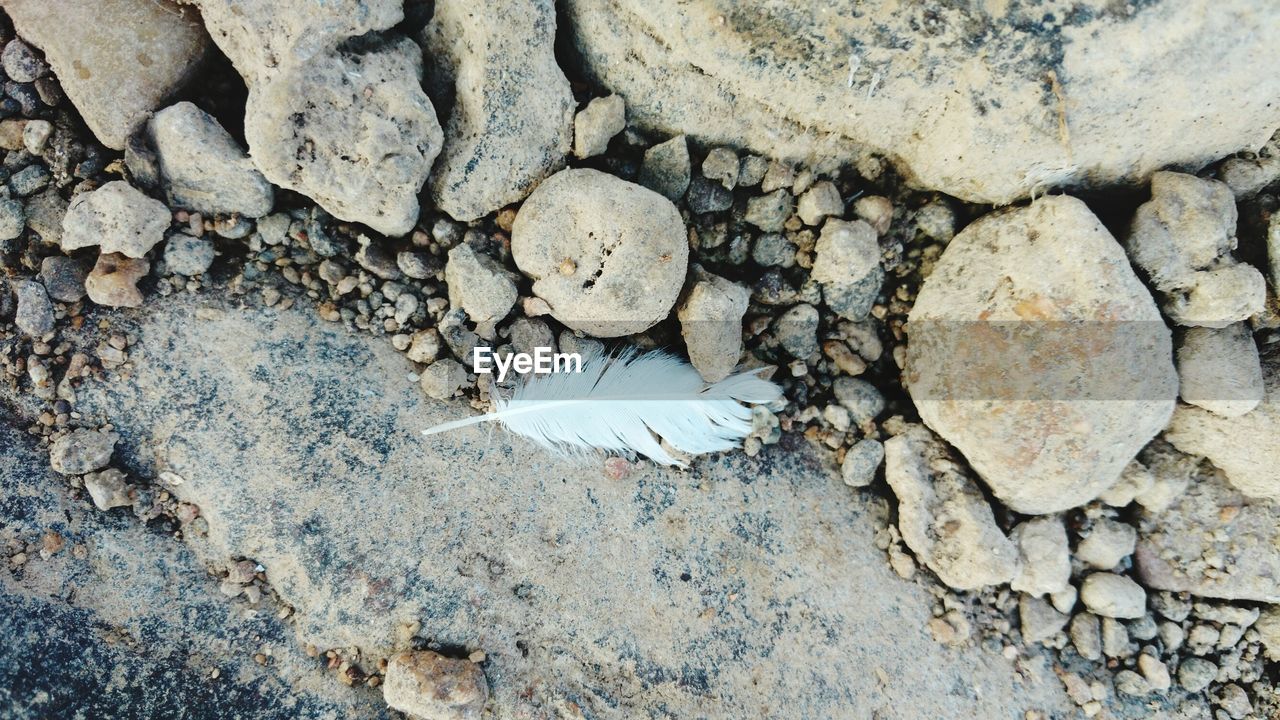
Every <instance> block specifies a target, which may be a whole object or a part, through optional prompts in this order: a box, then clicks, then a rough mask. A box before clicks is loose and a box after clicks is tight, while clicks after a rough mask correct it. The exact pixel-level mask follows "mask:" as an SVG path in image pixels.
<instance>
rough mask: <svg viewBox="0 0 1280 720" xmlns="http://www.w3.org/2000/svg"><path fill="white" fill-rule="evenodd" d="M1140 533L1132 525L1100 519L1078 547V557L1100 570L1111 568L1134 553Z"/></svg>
mask: <svg viewBox="0 0 1280 720" xmlns="http://www.w3.org/2000/svg"><path fill="white" fill-rule="evenodd" d="M1137 539H1138V533H1137V531H1136V530H1134V529H1133V526H1132V525H1129V524H1128V523H1123V522H1120V521H1118V520H1108V519H1105V518H1104V519H1100V520H1098V521H1097V522H1095V523H1094V524H1093V528H1091V529H1090V530H1089V534H1088V535H1087V536H1085V538H1084V539H1083V540H1081V541H1080V544H1079V545H1078V546H1077V547H1076V558H1077V559H1079V560H1080V561H1081V562H1083V563H1085V564H1086V565H1089V566H1090V567H1093V568H1097V569H1098V570H1110V569H1112V568H1114V567H1115V566H1117V565H1119V564H1120V561H1122V560H1124V559H1125V558H1127V557H1129V556H1130V555H1132V554H1133V547H1134V543H1136V542H1137Z"/></svg>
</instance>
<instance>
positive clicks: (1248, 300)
mask: <svg viewBox="0 0 1280 720" xmlns="http://www.w3.org/2000/svg"><path fill="white" fill-rule="evenodd" d="M1236 220H1237V211H1236V205H1235V198H1234V197H1233V196H1232V195H1231V190H1230V188H1228V187H1227V186H1226V185H1225V184H1223V183H1220V182H1217V181H1216V180H1204V179H1201V178H1198V177H1195V176H1194V175H1185V174H1182V173H1175V172H1158V173H1156V174H1155V175H1153V176H1152V177H1151V200H1150V201H1148V202H1146V203H1143V204H1142V205H1141V206H1140V207H1139V208H1138V210H1137V212H1136V213H1134V217H1133V221H1132V223H1131V225H1130V228H1129V234H1128V236H1127V238H1126V240H1125V247H1126V249H1127V250H1128V251H1129V254H1130V256H1131V257H1132V258H1133V261H1134V264H1136V265H1137V266H1138V267H1140V268H1141V269H1142V271H1143V272H1144V273H1146V275H1147V276H1148V277H1149V278H1151V282H1152V284H1154V285H1155V286H1156V289H1157V290H1159V291H1160V292H1161V293H1163V294H1164V296H1165V302H1164V310H1165V312H1166V313H1167V314H1168V315H1169V316H1170V318H1171V319H1173V321H1174V322H1176V323H1178V324H1179V325H1192V326H1203V327H1214V328H1221V327H1226V326H1227V325H1230V324H1232V323H1235V322H1238V321H1240V320H1246V319H1248V318H1249V317H1250V316H1252V315H1255V314H1257V313H1258V312H1261V310H1262V308H1263V306H1264V305H1265V304H1266V282H1265V281H1264V280H1263V277H1262V273H1260V272H1258V271H1257V270H1256V269H1254V268H1253V267H1252V266H1249V265H1245V264H1241V263H1237V262H1236V260H1235V258H1234V257H1233V256H1232V254H1231V251H1232V250H1235V247H1236Z"/></svg>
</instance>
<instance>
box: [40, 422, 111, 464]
mask: <svg viewBox="0 0 1280 720" xmlns="http://www.w3.org/2000/svg"><path fill="white" fill-rule="evenodd" d="M119 441H120V436H119V435H118V434H116V433H114V432H101V431H99V430H86V429H83V428H82V429H80V430H72V431H71V432H69V433H67V434H66V435H63V436H62V437H60V438H58V439H57V440H54V441H53V444H52V445H50V446H49V464H50V465H52V466H53V469H54V470H55V471H56V472H60V473H62V474H63V475H83V474H85V473H87V472H93V471H94V470H101V469H102V468H104V467H106V466H107V463H109V462H111V453H113V452H115V448H116V443H117V442H119Z"/></svg>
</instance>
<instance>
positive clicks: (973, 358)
mask: <svg viewBox="0 0 1280 720" xmlns="http://www.w3.org/2000/svg"><path fill="white" fill-rule="evenodd" d="M908 332H909V343H908V346H907V366H906V370H907V380H908V385H909V390H910V392H911V397H912V399H913V400H914V401H915V403H916V407H917V408H918V409H919V411H920V417H921V419H923V420H924V422H925V423H926V424H927V425H928V426H929V427H930V428H932V429H933V430H934V431H936V432H937V433H938V434H939V435H941V436H942V437H943V438H945V439H946V440H947V441H948V442H950V443H951V444H952V445H955V446H956V447H957V448H958V449H959V450H960V452H962V453H963V454H964V456H965V458H967V459H968V460H969V462H970V464H972V465H973V468H974V470H976V471H977V472H978V474H979V475H981V476H982V479H983V480H984V481H985V482H986V483H987V485H988V486H990V487H991V490H992V491H993V492H994V493H995V494H996V496H997V497H999V498H1000V499H1001V500H1002V501H1004V502H1005V504H1007V505H1008V506H1009V507H1010V508H1012V509H1014V510H1016V511H1018V512H1021V513H1029V514H1044V513H1052V512H1057V511H1060V510H1066V509H1068V508H1073V507H1076V506H1079V505H1083V504H1084V503H1087V502H1089V501H1090V500H1093V499H1094V498H1096V497H1097V496H1098V495H1099V494H1101V493H1102V492H1104V491H1105V490H1107V489H1108V488H1110V487H1111V486H1112V485H1114V484H1115V483H1116V481H1117V480H1118V479H1119V478H1120V473H1121V471H1122V470H1123V469H1124V467H1125V465H1127V464H1128V463H1129V461H1130V460H1132V459H1133V457H1134V456H1135V455H1136V454H1137V453H1138V451H1139V450H1140V449H1141V448H1142V447H1143V446H1144V445H1146V443H1147V442H1148V441H1149V440H1151V438H1153V437H1154V436H1155V435H1156V433H1158V432H1160V430H1162V429H1163V428H1164V426H1165V423H1166V422H1168V420H1169V416H1170V415H1171V414H1172V412H1173V407H1174V402H1175V398H1176V397H1177V392H1178V379H1177V374H1176V372H1175V370H1174V365H1173V352H1172V340H1171V337H1170V333H1169V329H1168V328H1167V327H1166V326H1165V324H1164V321H1163V320H1162V319H1161V317H1160V313H1159V311H1158V310H1157V309H1156V306H1155V302H1154V301H1153V300H1152V298H1151V294H1150V292H1148V291H1147V289H1146V288H1145V287H1144V286H1143V285H1142V283H1141V282H1140V281H1139V280H1138V278H1137V276H1136V275H1135V274H1134V272H1133V269H1132V268H1131V267H1130V266H1129V261H1128V260H1127V259H1126V258H1125V255H1124V251H1123V250H1122V249H1121V247H1120V245H1119V244H1118V243H1117V242H1116V241H1115V239H1114V238H1112V237H1111V235H1110V233H1108V232H1107V230H1106V228H1104V227H1103V226H1102V223H1100V222H1099V221H1098V219H1097V218H1096V217H1094V215H1093V213H1092V212H1090V211H1089V208H1088V207H1087V206H1085V204H1084V203H1083V202H1081V201H1079V200H1076V199H1075V198H1071V197H1067V196H1051V197H1046V198H1043V199H1040V200H1037V201H1035V202H1033V203H1032V204H1031V205H1030V206H1028V207H1025V208H1018V209H1013V210H1009V211H1006V212H998V213H993V214H991V215H988V216H987V217H984V218H982V219H980V220H978V221H977V222H975V223H973V224H972V225H970V226H969V227H967V228H965V230H964V231H963V232H961V233H960V234H959V235H957V236H956V237H955V238H954V239H953V240H952V241H951V243H950V244H948V245H947V248H946V250H945V251H944V252H943V253H942V256H941V257H940V258H939V259H938V262H937V265H936V266H935V267H934V270H933V273H932V274H931V275H930V276H929V277H928V278H927V279H926V280H925V282H924V285H923V286H922V287H921V289H920V293H919V295H918V296H917V298H916V304H915V307H914V308H913V309H912V311H911V315H910V322H909V325H908Z"/></svg>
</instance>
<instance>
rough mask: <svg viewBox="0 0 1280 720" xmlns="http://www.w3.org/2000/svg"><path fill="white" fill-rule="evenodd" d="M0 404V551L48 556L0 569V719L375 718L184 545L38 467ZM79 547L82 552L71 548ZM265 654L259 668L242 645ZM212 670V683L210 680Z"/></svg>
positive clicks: (376, 713)
mask: <svg viewBox="0 0 1280 720" xmlns="http://www.w3.org/2000/svg"><path fill="white" fill-rule="evenodd" d="M15 424H18V421H17V419H16V418H15V417H13V416H12V415H10V414H9V410H8V409H7V406H6V405H4V403H3V402H0V456H2V457H3V458H4V462H3V463H0V547H4V546H5V545H6V544H8V543H9V542H12V541H14V540H19V541H22V542H26V543H28V544H30V543H33V542H34V543H35V546H36V547H37V548H38V547H40V545H41V538H42V536H43V535H44V534H45V533H50V532H52V533H57V534H58V535H59V536H60V537H62V538H63V540H64V541H65V546H64V547H63V549H62V550H60V551H59V552H57V553H55V554H53V555H51V556H49V557H48V558H44V557H41V555H40V554H39V552H38V551H37V552H35V553H29V559H28V560H27V562H25V563H24V564H22V565H21V567H20V568H17V569H15V568H14V567H13V566H12V565H11V564H10V563H9V562H4V563H3V565H0V636H3V637H4V639H5V640H4V642H3V643H0V708H3V711H0V715H3V716H4V717H6V718H15V719H25V718H31V719H32V720H34V719H36V718H50V717H59V718H62V717H66V718H71V717H95V718H96V717H102V718H108V717H112V718H116V717H118V718H125V717H136V718H142V717H172V718H220V719H221V718H237V719H238V718H246V719H247V718H279V719H280V720H285V719H286V718H298V717H307V718H339V717H368V718H375V717H382V716H384V715H385V714H386V709H385V706H384V705H383V704H382V701H381V697H380V694H379V693H377V692H376V691H373V690H361V691H357V692H353V691H351V690H349V689H347V688H344V687H342V686H341V685H338V684H337V683H336V682H334V681H333V680H332V679H331V678H329V677H326V675H325V673H324V671H323V670H322V669H321V668H322V664H321V661H320V660H313V659H310V658H308V657H306V655H305V654H304V653H303V652H302V650H301V648H300V647H299V646H298V645H297V644H296V643H294V642H293V640H292V637H291V633H290V632H289V631H288V629H287V628H286V627H285V626H284V625H283V624H282V623H280V622H279V621H277V620H276V619H275V610H276V608H274V607H272V606H271V605H270V604H269V603H266V602H264V603H262V606H261V607H260V608H259V609H253V608H251V607H250V606H249V605H248V604H247V603H245V602H243V601H239V602H233V601H230V600H228V599H227V598H226V597H224V596H222V595H221V594H219V592H218V586H217V582H216V581H215V580H214V579H212V578H211V577H210V576H208V575H207V574H206V572H205V569H204V567H203V566H202V565H201V564H200V563H199V562H198V561H197V560H196V558H195V556H194V555H193V554H192V553H191V551H190V550H189V549H187V548H186V547H185V546H183V545H182V544H180V543H177V542H175V541H173V540H172V539H170V538H168V537H166V536H165V534H164V533H163V532H162V531H161V530H160V529H157V528H147V527H144V526H143V525H142V524H141V523H140V522H139V521H137V520H136V519H134V518H132V517H131V516H130V515H129V513H128V511H127V510H116V511H113V512H111V513H100V512H98V511H97V510H94V509H93V506H92V504H90V503H89V501H88V499H87V498H85V497H80V498H76V497H73V496H72V494H71V490H70V488H69V487H68V486H67V485H66V483H65V482H64V481H63V480H61V479H59V478H57V476H55V475H53V474H52V473H51V471H50V470H49V469H48V458H47V456H46V453H45V451H43V450H39V449H38V448H36V446H35V441H34V439H32V438H31V437H29V436H27V435H26V434H25V433H22V432H20V431H18V430H15V429H14V427H13V426H14V425H15ZM76 548H81V549H83V554H81V553H78V552H76V550H75V549H76ZM259 652H263V653H266V654H269V655H270V656H271V660H270V662H269V664H268V665H266V666H260V665H258V664H256V663H255V662H254V660H253V655H254V654H255V653H259ZM214 670H217V671H218V677H217V678H216V679H214V678H211V677H210V676H211V674H212V673H213V671H214Z"/></svg>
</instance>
